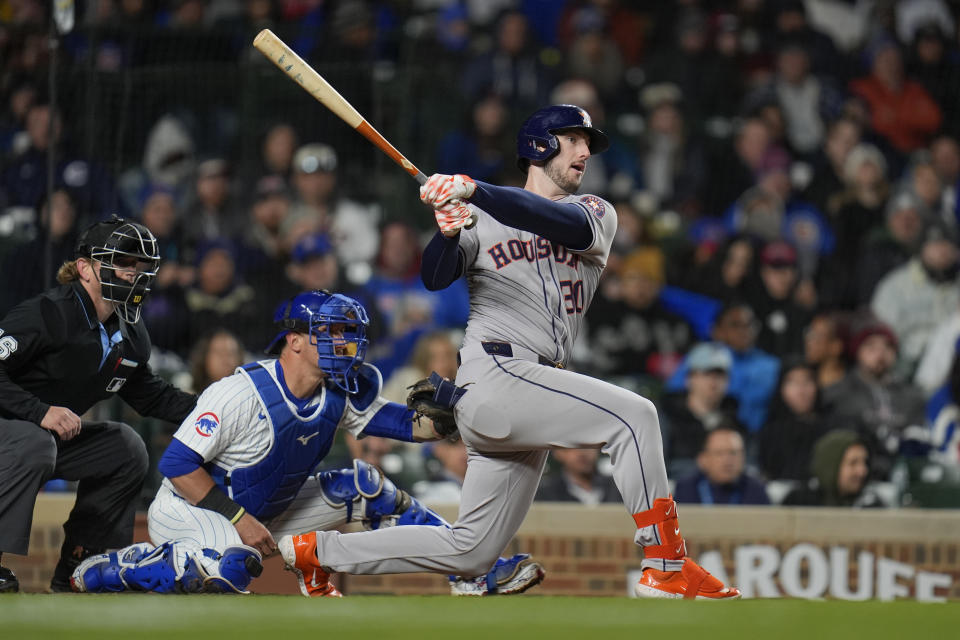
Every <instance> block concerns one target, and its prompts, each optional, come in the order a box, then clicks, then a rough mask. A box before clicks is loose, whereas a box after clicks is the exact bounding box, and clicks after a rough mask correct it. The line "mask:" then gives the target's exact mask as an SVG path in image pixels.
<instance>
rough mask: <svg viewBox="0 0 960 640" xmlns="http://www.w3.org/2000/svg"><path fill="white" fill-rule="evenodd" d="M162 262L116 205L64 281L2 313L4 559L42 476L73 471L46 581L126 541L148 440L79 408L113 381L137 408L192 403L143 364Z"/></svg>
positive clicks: (12, 582) (179, 410)
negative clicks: (145, 307) (145, 316)
mask: <svg viewBox="0 0 960 640" xmlns="http://www.w3.org/2000/svg"><path fill="white" fill-rule="evenodd" d="M159 264H160V255H159V253H158V251H157V240H156V238H154V236H153V234H152V233H150V231H149V230H148V229H147V228H146V227H144V226H143V225H141V224H138V223H136V222H130V221H127V220H123V219H121V218H116V217H115V218H113V219H111V220H107V221H103V222H98V223H96V224H94V225H92V226H90V227H89V228H87V229H86V230H84V232H83V233H82V234H81V235H80V239H79V240H78V242H77V247H76V258H75V259H74V260H72V261H70V262H66V263H64V264H63V266H61V267H60V269H59V271H58V272H57V281H58V282H59V283H60V286H57V287H55V288H53V289H50V290H49V291H47V292H45V293H42V294H40V295H38V296H36V297H34V298H30V299H29V300H26V301H25V302H22V303H21V304H20V305H18V306H17V307H15V308H14V309H13V310H11V311H10V313H9V314H8V315H7V316H6V317H5V318H3V319H2V320H0V559H2V554H3V552H4V551H9V552H11V553H17V554H24V555H25V554H26V553H27V548H28V545H29V541H30V526H31V524H32V518H33V506H34V503H35V502H36V498H37V493H38V492H39V491H40V488H41V487H42V486H43V484H44V483H45V482H46V481H47V480H50V479H53V478H62V479H64V480H69V481H78V485H77V499H76V503H75V504H74V507H73V510H72V511H71V512H70V517H69V518H68V519H67V521H66V522H65V523H64V525H63V531H64V537H65V539H64V542H63V548H62V549H61V551H60V560H59V562H58V563H57V567H56V570H55V571H54V574H53V580H52V581H51V582H50V589H51V591H70V574H71V573H72V572H73V569H74V568H75V567H76V566H77V565H78V564H79V562H80V561H81V560H83V559H84V558H86V557H88V556H90V555H92V554H95V553H102V552H103V551H104V550H105V549H106V548H112V547H123V546H126V545H128V544H130V543H131V542H132V539H133V519H134V511H135V508H136V504H135V501H136V499H137V497H138V495H139V493H140V488H141V486H142V484H143V480H144V477H145V476H146V474H147V465H148V461H147V450H146V447H145V446H144V444H143V441H142V440H141V439H140V437H139V436H138V435H137V433H136V432H135V431H134V430H133V429H131V428H130V427H129V426H128V425H126V424H122V423H119V422H86V421H83V420H81V418H80V416H81V415H82V414H83V413H85V412H86V411H87V410H88V409H90V408H91V407H93V406H94V405H95V404H96V403H97V402H99V401H100V400H103V399H105V398H109V397H110V396H112V395H113V394H115V393H116V394H118V395H119V396H120V397H121V398H123V399H124V401H125V402H126V403H127V404H129V405H130V406H131V407H133V408H134V409H136V411H137V412H138V413H140V415H143V416H152V417H155V418H160V419H162V420H168V421H170V422H174V423H177V424H179V423H180V422H181V421H182V420H183V418H185V417H186V416H187V414H188V413H189V412H190V411H191V410H192V409H193V406H194V405H195V404H196V397H195V396H193V395H190V394H187V393H184V392H182V391H179V390H177V389H176V388H175V387H173V386H171V385H170V384H168V383H167V382H164V381H163V380H162V379H160V378H159V377H157V376H156V375H155V374H154V373H153V372H152V371H151V370H150V367H149V366H148V364H147V361H148V359H149V358H150V336H149V335H148V334H147V330H146V327H145V326H144V323H143V321H142V320H141V319H140V306H141V305H142V304H143V301H144V298H145V297H146V295H147V294H148V293H149V291H150V284H151V283H152V281H153V279H154V277H155V276H156V273H157V268H158V266H159ZM18 590H19V583H18V581H17V578H16V576H15V575H14V574H13V572H12V571H10V570H9V569H5V568H3V567H2V566H0V592H3V591H8V592H10V591H18Z"/></svg>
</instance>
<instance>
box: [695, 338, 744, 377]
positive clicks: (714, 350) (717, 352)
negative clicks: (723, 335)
mask: <svg viewBox="0 0 960 640" xmlns="http://www.w3.org/2000/svg"><path fill="white" fill-rule="evenodd" d="M732 367H733V358H732V357H731V356H730V350H729V349H727V347H725V346H723V345H722V344H719V343H716V342H701V343H700V344H698V345H697V346H695V347H694V348H693V349H691V350H690V353H689V354H687V370H688V371H691V372H693V371H724V372H727V373H729V372H730V369H731V368H732Z"/></svg>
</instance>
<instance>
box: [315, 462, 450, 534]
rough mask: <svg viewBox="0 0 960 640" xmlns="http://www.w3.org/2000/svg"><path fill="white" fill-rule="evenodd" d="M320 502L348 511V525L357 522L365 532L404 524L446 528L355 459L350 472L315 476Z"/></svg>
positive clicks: (416, 503) (384, 477) (442, 520)
mask: <svg viewBox="0 0 960 640" xmlns="http://www.w3.org/2000/svg"><path fill="white" fill-rule="evenodd" d="M317 479H318V480H319V482H320V488H321V492H322V495H323V499H324V500H326V501H327V503H328V504H329V505H331V506H334V507H344V508H346V510H347V522H353V521H355V520H357V519H359V520H360V521H361V522H363V525H364V526H365V527H366V528H367V529H379V528H380V527H382V526H395V525H403V524H426V525H433V526H449V524H448V523H447V522H446V521H445V520H444V519H443V518H441V517H440V516H439V515H438V514H437V513H435V512H434V511H431V510H430V509H428V508H427V507H425V506H424V505H423V504H422V503H421V502H420V501H419V500H417V499H416V498H413V497H411V496H410V495H409V494H408V493H407V492H406V491H402V490H400V489H398V488H397V486H396V485H395V484H393V482H392V481H391V480H390V479H389V478H387V477H386V476H385V475H383V473H381V472H380V470H379V469H377V468H376V467H374V466H373V465H371V464H368V463H366V462H363V461H362V460H354V461H353V468H352V469H339V470H335V471H322V472H320V473H319V474H317Z"/></svg>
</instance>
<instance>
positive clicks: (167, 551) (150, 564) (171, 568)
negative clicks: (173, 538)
mask: <svg viewBox="0 0 960 640" xmlns="http://www.w3.org/2000/svg"><path fill="white" fill-rule="evenodd" d="M190 546H193V545H190ZM184 553H185V549H184V548H183V546H182V543H178V542H164V543H163V544H162V545H160V546H159V547H156V548H155V549H152V550H150V551H149V552H147V553H146V554H144V555H143V556H142V557H140V558H139V559H138V560H137V561H136V562H135V563H133V564H132V565H131V566H126V567H123V569H122V570H121V572H120V578H121V580H123V583H124V584H125V585H127V588H129V589H131V590H134V591H156V592H157V593H178V592H179V591H180V589H179V585H178V584H177V579H178V578H179V577H180V574H181V572H182V571H181V569H180V567H181V566H182V561H181V562H179V563H178V562H177V556H178V555H179V556H181V557H182V556H183V555H184Z"/></svg>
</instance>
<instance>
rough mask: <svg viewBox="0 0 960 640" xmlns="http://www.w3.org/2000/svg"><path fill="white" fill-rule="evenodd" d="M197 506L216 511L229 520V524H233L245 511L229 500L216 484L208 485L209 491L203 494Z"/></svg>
mask: <svg viewBox="0 0 960 640" xmlns="http://www.w3.org/2000/svg"><path fill="white" fill-rule="evenodd" d="M197 506H198V507H200V508H201V509H207V510H209V511H216V512H217V513H219V514H220V515H222V516H223V517H224V518H226V519H227V520H229V521H230V524H235V523H236V522H237V520H239V519H240V518H241V517H243V514H244V513H245V512H246V509H244V508H243V507H241V506H240V505H239V504H237V503H236V502H234V501H233V500H231V499H230V498H229V497H228V496H227V494H225V493H224V492H223V491H222V490H221V489H220V487H218V486H217V485H213V486H212V487H210V491H208V492H207V495H205V496H203V499H202V500H200V502H198V503H197Z"/></svg>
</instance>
